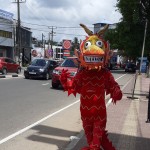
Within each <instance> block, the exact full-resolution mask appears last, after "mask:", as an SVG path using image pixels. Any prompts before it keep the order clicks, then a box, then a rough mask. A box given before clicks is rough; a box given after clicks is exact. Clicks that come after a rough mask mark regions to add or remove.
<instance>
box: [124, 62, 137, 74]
mask: <svg viewBox="0 0 150 150" xmlns="http://www.w3.org/2000/svg"><path fill="white" fill-rule="evenodd" d="M125 72H136V64H134V63H127V64H126V66H125Z"/></svg>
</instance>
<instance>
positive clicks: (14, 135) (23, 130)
mask: <svg viewBox="0 0 150 150" xmlns="http://www.w3.org/2000/svg"><path fill="white" fill-rule="evenodd" d="M125 75H126V74H124V75H122V76H120V77H119V78H117V79H116V80H118V79H120V78H122V77H123V76H125ZM127 83H128V82H127ZM126 85H127V84H126ZM124 87H125V86H124ZM111 101H112V99H110V100H109V101H108V104H106V106H107V107H108V106H109V104H110V103H111ZM78 102H80V100H77V101H75V102H74V103H72V104H70V105H67V106H66V107H64V108H62V109H60V110H58V111H56V112H54V113H52V114H50V115H48V116H46V117H44V118H42V119H41V120H39V121H37V122H35V123H33V124H31V125H29V126H27V127H25V128H23V129H21V130H19V131H17V132H15V133H13V134H11V135H9V136H7V137H5V138H4V139H2V140H0V144H2V143H4V142H6V141H8V140H10V139H12V138H14V137H16V136H18V135H19V134H21V133H23V132H25V131H27V130H29V129H31V128H33V127H34V126H36V125H38V124H40V123H42V122H43V121H45V120H47V119H49V118H51V117H53V116H55V115H56V114H58V113H60V112H62V111H64V110H65V109H67V108H69V107H71V106H73V105H75V104H76V103H78Z"/></svg>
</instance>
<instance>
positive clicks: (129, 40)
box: [106, 0, 150, 59]
mask: <svg viewBox="0 0 150 150" xmlns="http://www.w3.org/2000/svg"><path fill="white" fill-rule="evenodd" d="M116 7H117V9H118V11H119V12H120V13H121V14H122V18H121V21H120V22H119V23H117V27H116V29H112V30H110V31H109V32H108V33H107V34H106V38H107V39H108V40H109V41H110V43H111V46H112V48H115V49H116V48H118V49H119V50H122V52H124V55H126V56H130V58H132V59H136V57H140V56H141V51H142V46H143V38H144V29H145V21H146V19H147V20H149V15H150V13H149V11H150V8H149V0H118V2H117V5H116ZM149 50H150V29H149V22H148V28H147V36H146V41H145V55H147V54H148V51H149Z"/></svg>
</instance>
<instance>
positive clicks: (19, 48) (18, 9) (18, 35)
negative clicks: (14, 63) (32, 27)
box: [13, 0, 26, 64]
mask: <svg viewBox="0 0 150 150" xmlns="http://www.w3.org/2000/svg"><path fill="white" fill-rule="evenodd" d="M25 2H26V0H15V2H13V3H17V12H18V24H17V27H18V33H17V37H18V38H17V39H18V41H17V44H18V57H19V58H18V59H19V64H20V52H21V48H22V46H21V29H20V26H21V23H20V22H21V21H20V3H25Z"/></svg>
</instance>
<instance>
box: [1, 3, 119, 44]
mask: <svg viewBox="0 0 150 150" xmlns="http://www.w3.org/2000/svg"><path fill="white" fill-rule="evenodd" d="M15 1H17V0H0V3H1V4H0V9H2V10H5V11H8V12H11V13H13V14H14V19H17V17H18V15H17V3H13V2H15ZM20 1H25V0H20ZM116 3H117V0H74V1H73V0H26V2H25V3H20V18H21V24H22V25H23V26H26V27H29V28H31V31H32V36H33V37H36V38H38V39H39V40H40V39H42V33H43V34H44V35H45V39H48V33H49V32H51V27H52V26H53V27H54V32H55V36H54V38H53V39H54V41H57V42H60V41H62V39H70V40H72V39H73V37H78V39H83V38H84V36H85V35H86V33H85V32H84V31H83V29H82V28H81V27H80V26H79V24H80V23H83V24H85V25H86V26H88V27H89V28H90V29H91V30H92V31H93V27H94V26H93V24H94V23H100V22H106V23H116V22H119V20H120V18H121V15H120V13H119V12H118V11H116V10H117V8H116V7H115V6H116Z"/></svg>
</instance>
